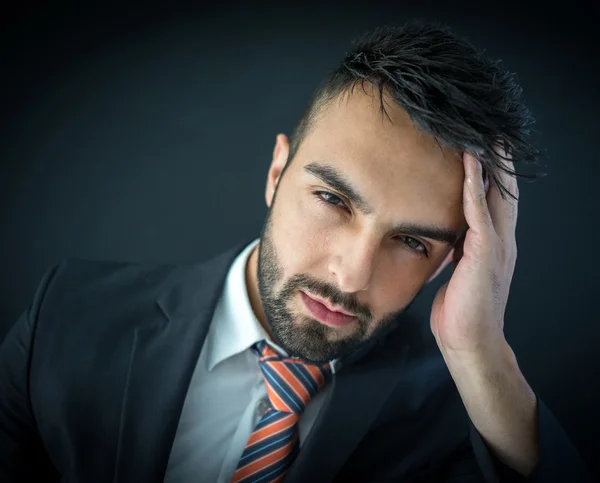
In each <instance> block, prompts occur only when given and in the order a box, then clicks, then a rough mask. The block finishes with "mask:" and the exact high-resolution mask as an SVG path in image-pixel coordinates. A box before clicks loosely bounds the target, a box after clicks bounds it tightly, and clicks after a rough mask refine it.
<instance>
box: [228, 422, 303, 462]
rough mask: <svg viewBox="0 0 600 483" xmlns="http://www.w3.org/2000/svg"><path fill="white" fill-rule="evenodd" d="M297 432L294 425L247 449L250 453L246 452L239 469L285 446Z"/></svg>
mask: <svg viewBox="0 0 600 483" xmlns="http://www.w3.org/2000/svg"><path fill="white" fill-rule="evenodd" d="M295 430H296V428H295V427H294V425H292V426H291V427H289V428H286V429H284V430H282V431H281V432H279V433H277V434H274V435H273V436H269V437H268V438H265V439H264V440H263V441H261V442H260V443H256V444H255V445H253V446H251V447H248V448H246V450H248V449H250V451H249V452H248V453H246V452H245V451H244V454H243V455H242V457H241V458H240V461H239V463H238V468H239V467H241V466H246V465H247V464H248V463H250V462H252V461H254V460H257V459H258V458H261V457H262V456H264V455H266V454H268V453H271V452H272V451H275V450H277V449H279V448H281V447H283V446H285V445H286V444H288V443H289V442H290V441H291V439H292V436H294V433H295ZM248 458H249V459H248ZM245 460H248V461H245Z"/></svg>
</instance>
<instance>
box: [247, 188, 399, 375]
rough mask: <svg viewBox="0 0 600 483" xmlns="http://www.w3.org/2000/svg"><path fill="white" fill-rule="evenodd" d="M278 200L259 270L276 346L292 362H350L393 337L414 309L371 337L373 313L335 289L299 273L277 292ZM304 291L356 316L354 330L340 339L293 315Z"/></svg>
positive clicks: (382, 324) (389, 317)
mask: <svg viewBox="0 0 600 483" xmlns="http://www.w3.org/2000/svg"><path fill="white" fill-rule="evenodd" d="M275 198H276V196H274V197H273V203H272V205H271V207H270V208H269V211H268V213H267V217H266V220H265V223H264V225H263V229H262V232H261V237H260V245H259V248H258V267H257V279H258V289H259V294H260V298H261V301H262V306H263V311H264V313H265V316H266V318H267V323H268V325H269V329H270V332H271V335H272V337H273V340H274V342H275V343H277V344H278V345H279V346H280V347H281V348H282V349H284V350H285V351H286V352H287V353H288V355H290V356H292V357H299V358H300V359H303V360H305V361H307V362H310V363H313V364H322V363H326V362H329V361H332V360H334V359H340V358H343V357H350V356H352V355H353V354H355V353H357V352H358V351H361V350H364V349H365V347H366V346H369V345H371V344H373V343H374V342H376V341H377V340H378V339H380V338H381V337H382V336H383V335H386V334H387V333H389V332H390V331H391V330H392V329H393V328H394V327H395V325H396V324H395V322H397V321H399V319H400V315H401V314H402V313H403V312H404V311H405V310H406V309H407V308H408V306H409V305H410V304H408V305H407V306H406V307H404V308H402V309H400V310H398V311H396V312H393V313H391V314H389V315H387V316H386V317H384V318H383V319H382V320H381V321H379V322H378V323H377V330H375V331H374V332H373V334H372V335H371V336H369V337H368V332H369V328H370V327H371V326H372V325H373V316H372V314H371V311H370V310H369V308H368V307H366V306H364V305H362V304H360V303H359V302H358V301H356V299H354V298H353V297H352V296H351V295H350V294H345V293H343V292H341V291H339V290H338V289H337V288H336V287H335V286H332V285H330V284H329V283H326V282H323V281H321V280H318V279H315V278H314V277H311V276H309V275H306V274H296V275H294V276H292V277H291V278H289V279H288V280H286V281H285V283H284V284H283V286H282V288H281V289H279V290H277V289H276V287H278V286H279V285H280V284H281V281H282V279H283V269H282V268H281V264H280V263H279V259H278V257H277V252H276V250H275V247H274V244H273V238H272V222H271V213H272V210H273V207H274V206H275ZM300 290H304V291H305V292H308V293H311V294H313V295H316V296H320V297H322V298H323V299H325V300H329V301H331V302H332V303H333V304H336V305H338V306H340V307H342V308H343V309H344V310H347V311H349V312H350V313H353V314H355V317H356V321H355V326H356V328H355V330H354V331H353V332H352V333H350V334H348V335H346V336H343V337H341V336H340V333H339V330H336V329H334V328H332V327H329V326H327V325H325V324H322V323H321V322H319V321H317V320H315V319H313V318H311V317H308V316H306V315H303V314H293V313H292V312H291V311H290V309H289V306H290V303H291V301H292V300H293V298H294V296H297V295H298V293H299V291H300Z"/></svg>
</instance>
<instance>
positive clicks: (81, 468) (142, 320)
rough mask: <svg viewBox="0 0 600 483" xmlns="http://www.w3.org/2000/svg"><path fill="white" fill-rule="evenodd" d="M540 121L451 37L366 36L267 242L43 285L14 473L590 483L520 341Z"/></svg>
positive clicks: (306, 122) (98, 269)
mask: <svg viewBox="0 0 600 483" xmlns="http://www.w3.org/2000/svg"><path fill="white" fill-rule="evenodd" d="M530 122H531V119H530V118H529V113H528V111H527V109H526V108H525V107H524V106H523V104H522V102H521V100H520V98H519V89H517V87H516V85H515V83H514V80H513V77H512V75H510V74H508V73H506V72H503V71H501V70H499V68H498V67H497V64H494V63H490V62H486V61H484V60H483V59H481V58H480V56H479V55H478V54H477V52H476V51H475V50H474V49H473V48H472V47H471V46H470V45H468V44H467V43H466V42H465V41H463V40H460V39H458V38H456V37H455V36H454V35H452V34H451V33H450V32H449V31H448V30H447V29H444V28H438V27H435V26H428V25H421V24H417V23H412V24H407V25H406V26H404V27H402V28H395V27H388V28H382V29H377V30H376V31H374V32H373V33H371V34H370V35H368V36H366V37H365V38H363V39H362V41H361V42H360V43H358V45H356V46H355V48H354V49H353V50H352V52H350V53H348V54H347V55H346V57H345V58H344V60H343V62H342V64H341V65H340V66H339V68H337V69H336V70H334V71H332V72H331V73H330V74H329V75H328V76H327V77H326V79H325V81H324V83H323V84H322V85H321V86H320V88H319V89H318V90H317V92H316V94H315V96H314V97H313V99H312V100H311V103H310V106H309V108H308V109H307V111H306V112H305V114H304V115H303V117H302V118H301V119H300V121H299V123H298V126H297V128H296V130H295V132H294V134H293V136H292V140H291V143H288V139H287V137H286V136H285V135H281V134H280V135H278V136H277V138H276V144H275V149H274V152H273V160H272V163H271V166H270V168H269V171H268V176H267V186H266V201H267V205H268V206H269V212H268V216H267V219H266V221H265V224H264V227H263V230H262V233H261V236H260V239H259V240H254V241H251V242H249V243H243V244H241V245H239V246H237V247H236V248H234V249H232V250H230V251H228V252H226V253H224V254H222V255H220V256H219V257H217V258H215V259H213V260H211V261H208V262H206V263H203V264H191V265H188V266H184V265H177V266H165V265H152V264H126V263H109V262H88V261H83V260H66V261H64V262H63V263H61V264H59V265H58V266H56V267H55V268H54V269H52V270H51V271H49V272H48V273H47V274H46V275H45V277H44V279H43V280H42V282H41V284H40V287H39V289H38V291H37V294H36V296H35V298H34V300H33V302H32V304H31V306H30V307H29V309H28V310H27V311H26V312H25V313H24V314H23V315H22V317H21V318H20V319H19V320H18V321H17V323H16V324H15V326H14V327H13V328H12V330H11V331H10V332H9V334H8V336H7V337H6V339H5V341H4V342H3V345H2V347H1V349H0V371H1V372H0V385H1V392H0V448H1V451H2V453H1V454H0V475H1V476H2V481H7V482H9V481H10V482H12V481H59V480H60V481H67V482H75V481H77V482H91V481H119V482H134V481H135V482H138V481H139V482H158V481H167V482H204V481H206V482H215V481H217V482H229V481H234V482H271V481H278V482H279V481H284V479H285V481H286V482H308V481H310V482H312V481H340V482H345V481H360V482H365V481H378V482H381V481H399V482H434V481H435V482H463V481H464V482H467V481H468V482H483V481H486V482H498V481H536V482H548V481H560V482H564V481H571V482H581V481H588V479H587V475H586V470H585V467H584V464H583V462H582V461H581V459H580V457H579V456H578V454H577V451H576V450H575V448H574V447H573V446H572V444H571V443H570V441H569V439H568V437H567V436H566V434H565V433H564V431H563V430H562V429H561V427H560V425H559V423H558V422H557V421H556V420H555V419H554V417H553V416H552V414H551V413H550V411H549V410H548V409H547V408H546V407H545V405H544V404H543V402H542V401H541V400H540V399H539V398H538V397H537V396H536V394H535V392H534V391H533V390H532V389H531V388H530V387H529V385H528V383H527V381H526V380H525V379H524V377H523V375H522V374H521V372H520V371H519V367H518V364H517V362H516V358H515V355H514V354H513V352H512V350H511V348H510V347H509V345H508V344H507V342H506V340H505V338H504V335H503V323H504V309H505V306H506V302H507V298H508V293H509V286H510V281H511V278H512V274H513V270H514V266H515V259H516V242H515V226H516V220H517V199H518V189H517V183H516V177H515V176H516V175H515V172H514V165H513V162H514V163H516V162H527V161H533V160H534V159H535V157H536V154H537V152H536V150H535V149H534V148H533V147H532V146H531V145H530V144H529V143H528V141H527V129H526V127H527V125H528V124H529V123H530ZM449 263H452V264H453V267H454V268H453V272H452V275H451V277H450V280H449V282H448V283H446V284H445V285H444V286H443V287H442V288H441V289H440V291H439V293H438V294H437V296H436V298H435V301H434V304H433V307H432V311H431V318H430V323H429V324H423V323H422V322H416V321H412V320H410V319H409V318H408V316H407V314H406V309H407V307H408V306H409V305H410V303H411V301H412V300H413V299H414V298H415V296H416V295H417V294H418V293H419V291H420V289H421V288H422V287H423V285H424V284H425V283H426V282H427V281H428V280H431V279H432V278H434V277H435V276H437V274H439V273H440V272H441V271H442V269H443V268H444V267H445V266H447V264H449ZM431 334H433V336H434V337H433V338H431V337H428V335H429V336H430V335H431ZM431 341H434V342H435V343H433V344H432V343H431Z"/></svg>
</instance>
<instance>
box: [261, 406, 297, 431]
mask: <svg viewBox="0 0 600 483" xmlns="http://www.w3.org/2000/svg"><path fill="white" fill-rule="evenodd" d="M288 414H289V413H284V412H283V411H277V410H276V409H271V411H270V412H269V413H267V414H265V415H264V416H263V417H262V419H260V421H258V423H256V427H255V428H254V431H257V430H259V429H261V428H262V427H264V426H266V425H267V423H272V422H273V423H274V422H275V421H277V420H278V419H283V418H284V417H285V416H287V415H288Z"/></svg>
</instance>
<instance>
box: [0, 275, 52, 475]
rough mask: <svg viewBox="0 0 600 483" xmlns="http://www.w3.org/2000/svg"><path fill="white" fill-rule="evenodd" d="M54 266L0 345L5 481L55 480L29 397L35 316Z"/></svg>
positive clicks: (0, 465)
mask: <svg viewBox="0 0 600 483" xmlns="http://www.w3.org/2000/svg"><path fill="white" fill-rule="evenodd" d="M56 268H57V267H54V268H53V269H51V270H49V271H48V272H46V274H45V275H44V277H43V278H42V281H41V283H40V284H39V287H38V289H37V292H36V294H35V296H34V299H33V302H32V303H31V305H30V306H29V308H28V309H27V310H26V311H25V312H24V313H23V314H22V315H21V316H20V317H19V318H18V319H17V322H16V323H15V324H14V325H13V326H12V327H11V329H10V330H9V331H8V333H7V335H6V337H5V338H4V340H3V341H2V342H1V344H0V481H2V482H6V483H13V482H21V481H23V482H29V481H36V480H37V481H53V480H54V479H56V480H58V473H57V471H56V470H55V469H54V468H53V466H52V464H51V462H50V460H49V458H48V456H47V454H46V452H45V450H44V446H43V444H42V441H41V439H40V437H39V434H38V432H37V429H36V422H35V418H34V415H33V413H32V409H31V401H30V398H29V364H30V360H31V351H32V348H33V343H34V340H35V329H36V323H37V318H38V314H39V312H40V309H41V307H42V304H43V301H44V294H45V292H46V289H47V287H48V285H49V284H50V281H51V279H52V277H53V275H54V273H55V271H56ZM52 476H54V478H52Z"/></svg>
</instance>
